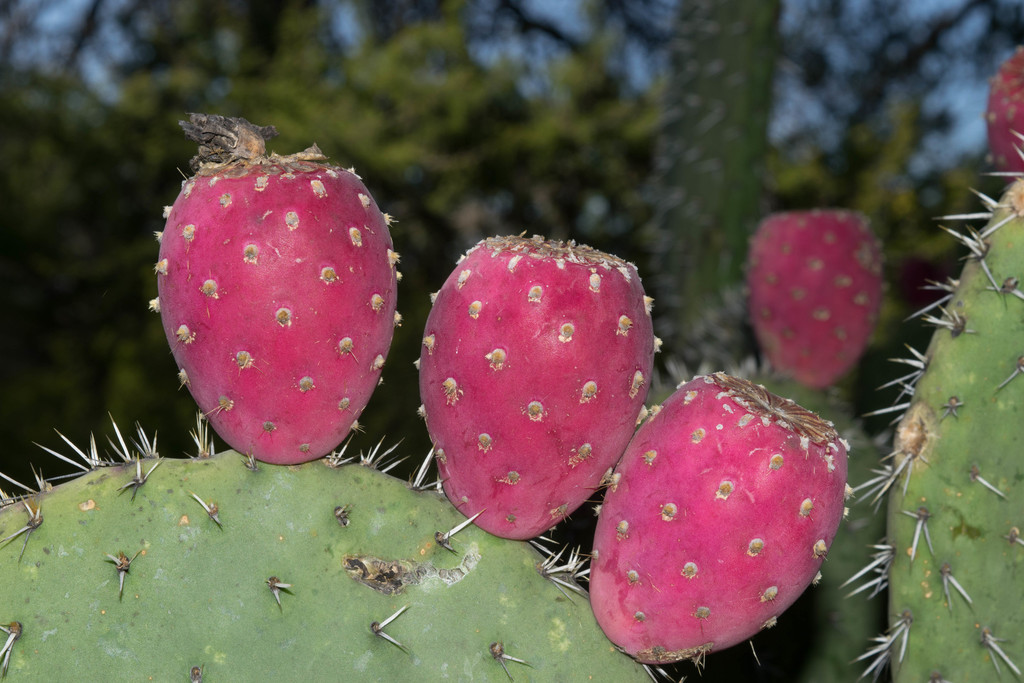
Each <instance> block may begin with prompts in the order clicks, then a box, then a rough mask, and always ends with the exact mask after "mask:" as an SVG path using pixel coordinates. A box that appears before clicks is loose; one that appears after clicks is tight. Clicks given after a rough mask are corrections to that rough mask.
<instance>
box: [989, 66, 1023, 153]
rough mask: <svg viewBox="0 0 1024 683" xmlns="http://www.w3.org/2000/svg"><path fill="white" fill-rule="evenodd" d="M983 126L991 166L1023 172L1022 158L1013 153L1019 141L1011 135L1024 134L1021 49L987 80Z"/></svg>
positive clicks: (1015, 136) (1017, 147) (1015, 151)
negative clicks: (987, 89) (986, 102)
mask: <svg viewBox="0 0 1024 683" xmlns="http://www.w3.org/2000/svg"><path fill="white" fill-rule="evenodd" d="M985 125H986V127H987V129H988V148H989V153H990V154H991V155H992V163H993V165H995V167H996V168H998V169H999V170H1001V171H1016V172H1022V173H1024V159H1022V158H1021V156H1020V153H1019V152H1018V151H1017V150H1018V149H1019V148H1020V147H1021V144H1022V140H1021V138H1019V137H1018V136H1017V135H1016V134H1015V133H1020V134H1024V47H1018V48H1017V50H1016V51H1015V52H1014V53H1013V55H1012V56H1011V57H1010V58H1009V59H1007V60H1006V61H1005V62H1003V63H1002V64H1001V65H1000V66H999V69H998V71H996V74H995V75H994V76H993V77H992V78H991V79H990V80H989V92H988V106H987V107H986V109H985Z"/></svg>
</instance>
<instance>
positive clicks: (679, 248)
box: [653, 0, 780, 352]
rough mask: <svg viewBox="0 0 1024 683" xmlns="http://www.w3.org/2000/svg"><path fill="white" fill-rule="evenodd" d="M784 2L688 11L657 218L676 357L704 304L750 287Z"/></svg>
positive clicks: (676, 49)
mask: <svg viewBox="0 0 1024 683" xmlns="http://www.w3.org/2000/svg"><path fill="white" fill-rule="evenodd" d="M779 5H780V3H779V1H778V0H727V1H723V0H692V1H688V2H684V3H682V5H681V7H680V10H679V16H678V19H677V23H676V36H675V38H674V40H673V43H672V58H671V59H672V77H671V81H670V83H669V84H668V87H667V89H666V94H665V103H664V115H663V121H662V131H661V135H660V138H659V148H658V150H657V168H656V172H655V179H656V187H657V190H658V202H657V206H656V211H655V217H654V221H653V226H654V228H655V247H656V249H655V253H656V254H658V257H657V258H658V260H659V264H658V266H659V267H658V268H657V272H659V273H661V274H662V275H661V276H660V278H658V279H656V280H655V281H654V286H655V291H656V292H657V294H656V298H657V299H658V301H659V303H660V304H661V305H662V306H667V308H666V309H665V310H670V311H672V316H671V317H670V318H669V319H666V320H663V321H662V324H663V327H664V329H663V330H662V331H661V333H662V334H663V335H667V339H668V340H669V342H668V343H669V347H670V348H671V349H673V350H674V351H677V350H679V349H681V348H683V345H682V341H683V336H684V333H685V331H686V330H687V329H688V327H689V326H690V325H692V324H694V323H695V322H696V321H697V320H699V319H700V318H701V317H702V315H703V313H704V302H706V301H709V300H711V301H713V300H715V299H716V298H717V296H718V294H719V293H720V292H721V291H722V290H724V289H726V288H728V287H729V286H732V285H738V284H740V283H741V282H742V279H743V277H742V276H743V263H744V260H745V258H746V253H747V241H748V239H749V238H750V235H751V234H753V232H754V228H755V227H756V225H757V221H758V219H759V218H760V217H761V216H762V214H763V206H762V197H763V172H762V169H763V166H764V157H765V154H766V151H767V148H768V134H767V131H768V112H769V111H770V109H771V107H770V106H769V105H770V103H771V99H772V82H773V76H774V64H775V52H776V45H777V42H778V38H777V31H776V24H777V21H778V15H779ZM709 297H710V298H709ZM694 302H701V305H700V306H695V305H693V303H694ZM688 303H689V305H687V304H688ZM677 352H678V351H677Z"/></svg>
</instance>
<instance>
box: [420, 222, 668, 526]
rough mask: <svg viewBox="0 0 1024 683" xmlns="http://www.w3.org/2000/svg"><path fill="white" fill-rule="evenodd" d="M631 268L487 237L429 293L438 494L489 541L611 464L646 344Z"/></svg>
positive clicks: (594, 479)
mask: <svg viewBox="0 0 1024 683" xmlns="http://www.w3.org/2000/svg"><path fill="white" fill-rule="evenodd" d="M650 313H651V300H650V299H649V298H648V297H646V296H645V295H644V289H643V287H642V285H641V283H640V277H639V276H638V274H637V271H636V267H635V266H633V265H632V264H630V263H627V262H625V261H623V260H622V259H620V258H618V257H616V256H613V255H611V254H606V253H603V252H600V251H597V250H595V249H591V248H590V247H586V246H583V245H579V244H575V243H572V242H570V243H563V242H557V241H547V240H544V239H542V238H540V237H535V238H532V239H529V238H523V237H493V238H488V239H486V240H483V241H482V242H480V243H479V244H477V245H476V246H475V247H473V248H472V249H470V250H469V252H468V253H467V254H466V255H465V257H464V258H463V259H462V260H461V261H460V262H459V264H458V265H457V266H456V267H455V270H454V271H453V272H452V273H451V275H450V276H449V277H448V279H447V281H446V282H445V283H444V286H443V287H442V288H441V290H440V291H439V292H438V293H437V294H436V295H435V297H434V301H433V307H432V309H431V311H430V315H429V316H428V318H427V322H426V327H425V330H424V336H423V346H422V350H421V354H420V361H419V368H420V397H421V400H422V402H423V406H422V409H421V412H422V414H423V416H424V417H425V419H426V422H427V430H428V432H429V433H430V438H431V441H432V443H433V445H434V449H435V455H436V458H437V462H438V467H439V469H440V472H441V479H442V480H443V481H444V490H445V493H446V494H447V495H448V498H449V500H451V501H452V503H453V504H454V505H455V507H457V508H458V509H459V510H460V511H461V512H462V513H463V514H465V515H466V516H467V517H469V516H473V515H476V514H477V513H480V512H481V511H483V513H482V514H481V515H480V516H479V517H478V518H477V519H476V520H475V521H476V523H477V524H478V525H479V526H480V527H482V528H484V529H486V530H487V531H490V532H491V533H493V534H496V535H498V536H503V537H506V538H520V539H525V538H531V537H533V536H537V535H538V534H541V533H543V532H544V531H546V530H547V529H549V528H550V527H552V526H554V525H555V524H557V523H558V522H560V521H562V519H564V518H565V517H566V516H567V515H569V514H571V513H572V512H573V511H574V510H576V508H578V507H579V506H580V505H581V504H582V503H583V502H584V501H586V500H587V498H589V497H590V496H591V495H593V493H594V492H595V490H597V488H598V487H599V485H600V481H601V477H602V475H603V474H604V473H605V472H606V471H607V470H608V469H609V468H610V467H611V466H612V465H614V464H615V462H616V461H617V460H618V459H619V456H621V455H622V452H623V450H625V448H626V444H627V443H628V442H629V439H630V437H631V436H632V434H633V430H634V428H635V425H636V420H637V416H638V415H639V414H640V411H641V409H642V407H643V402H644V399H645V398H646V396H647V390H648V386H649V383H650V379H651V374H652V371H653V363H654V353H655V347H656V344H657V340H656V339H655V337H654V333H653V326H652V322H651V314H650Z"/></svg>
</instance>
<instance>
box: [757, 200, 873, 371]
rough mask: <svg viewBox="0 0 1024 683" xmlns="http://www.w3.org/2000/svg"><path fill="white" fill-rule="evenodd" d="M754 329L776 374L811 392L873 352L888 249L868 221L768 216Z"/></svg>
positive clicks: (829, 214) (762, 231)
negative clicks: (870, 349)
mask: <svg viewBox="0 0 1024 683" xmlns="http://www.w3.org/2000/svg"><path fill="white" fill-rule="evenodd" d="M747 286H748V288H749V307H750V318H751V324H752V325H753V328H754V333H755V335H756V337H757V341H758V344H759V345H760V347H761V350H762V352H763V353H764V354H765V356H766V358H767V359H768V361H769V362H770V363H771V365H772V367H773V368H774V369H775V370H777V371H778V372H780V373H782V374H783V375H787V376H790V377H792V378H793V379H795V380H796V381H798V382H800V383H801V384H804V385H806V386H808V387H812V388H823V387H827V386H829V385H831V384H833V383H834V382H835V381H836V380H838V379H839V378H841V377H842V376H843V375H844V374H845V373H846V372H847V371H848V370H850V368H852V367H853V365H854V364H855V363H856V362H857V359H858V358H860V356H861V354H863V352H864V350H865V348H867V345H868V341H869V340H870V338H871V334H872V332H873V331H874V329H875V325H876V323H877V322H878V314H879V308H880V306H881V300H882V286H883V278H882V247H881V243H880V242H879V240H878V239H877V237H875V235H874V233H873V232H872V231H871V228H870V226H869V225H868V221H867V218H865V217H864V216H863V215H862V214H860V213H857V212H854V211H847V210H841V209H830V210H824V209H818V210H812V211H792V212H785V213H777V214H773V215H771V216H768V217H767V218H766V219H764V220H763V221H762V222H761V224H760V225H759V226H758V228H757V231H756V232H755V234H754V236H753V237H752V238H751V243H750V254H749V257H748V264H747Z"/></svg>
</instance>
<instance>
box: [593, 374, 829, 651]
mask: <svg viewBox="0 0 1024 683" xmlns="http://www.w3.org/2000/svg"><path fill="white" fill-rule="evenodd" d="M846 450H847V447H846V444H845V443H844V442H843V441H842V440H841V439H840V438H839V437H838V435H837V433H836V431H835V430H834V429H833V427H832V425H831V423H829V422H826V421H824V420H822V419H821V418H819V417H818V416H817V415H815V414H814V413H811V412H810V411H807V410H805V409H803V408H801V407H800V406H798V405H797V404H795V403H794V402H792V401H789V400H787V399H782V398H780V397H778V396H776V395H774V394H771V393H769V392H768V391H766V390H765V389H764V387H761V386H760V385H755V384H752V383H751V382H748V381H746V380H742V379H737V378H735V377H731V376H728V375H725V374H722V373H716V374H714V375H711V376H707V377H703V376H698V377H695V378H694V379H692V380H691V381H689V382H687V383H685V384H682V385H680V387H679V388H678V390H677V391H676V392H675V393H674V394H673V395H672V396H671V397H670V398H669V399H668V400H667V401H666V402H665V403H664V405H663V407H662V409H661V410H660V411H659V412H657V413H656V414H655V416H654V417H653V418H651V419H650V420H648V421H647V422H646V423H644V424H643V425H642V426H641V427H640V429H639V430H638V431H637V433H636V435H635V436H634V438H633V440H632V441H631V442H630V444H629V447H628V448H627V449H626V452H625V453H624V454H623V456H622V460H621V461H620V463H619V465H618V467H617V468H616V471H615V474H614V475H613V477H612V484H611V486H610V487H609V489H608V491H607V493H606V497H605V500H604V504H603V505H602V507H601V512H600V518H599V519H598V524H597V531H596V534H595V538H594V552H595V555H594V559H593V562H592V565H591V572H590V595H591V603H592V605H593V608H594V613H595V614H596V616H597V620H598V623H599V624H600V625H601V627H602V628H603V629H604V632H605V633H606V634H607V635H608V637H609V638H610V639H611V640H612V641H613V642H615V643H616V644H618V645H619V646H620V647H622V648H623V649H624V650H625V651H626V652H628V653H629V654H631V655H632V656H634V657H636V658H637V659H638V660H640V661H641V662H645V663H665V662H673V661H679V660H681V659H691V658H698V657H700V656H702V655H703V654H705V653H707V652H710V651H712V650H721V649H723V648H727V647H729V646H731V645H734V644H736V643H738V642H741V641H743V640H745V639H747V638H749V637H751V636H752V635H754V634H755V633H757V632H758V631H759V630H760V629H762V628H766V627H769V626H772V625H774V623H775V620H776V618H777V617H778V616H779V615H780V614H781V613H782V612H783V611H784V610H785V609H786V608H787V607H789V606H790V605H791V604H792V603H793V601H794V600H796V599H797V597H798V596H799V595H800V594H801V593H802V592H803V591H804V590H805V589H806V588H807V586H808V585H810V584H811V583H812V581H814V579H815V577H816V576H817V575H818V571H819V568H820V567H821V564H822V562H823V561H824V559H825V555H826V554H827V552H828V549H829V546H830V545H831V543H832V539H833V538H834V536H835V533H836V530H837V529H838V526H839V522H840V520H841V519H842V517H843V512H844V509H843V503H844V499H845V492H846V471H847V463H846Z"/></svg>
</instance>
